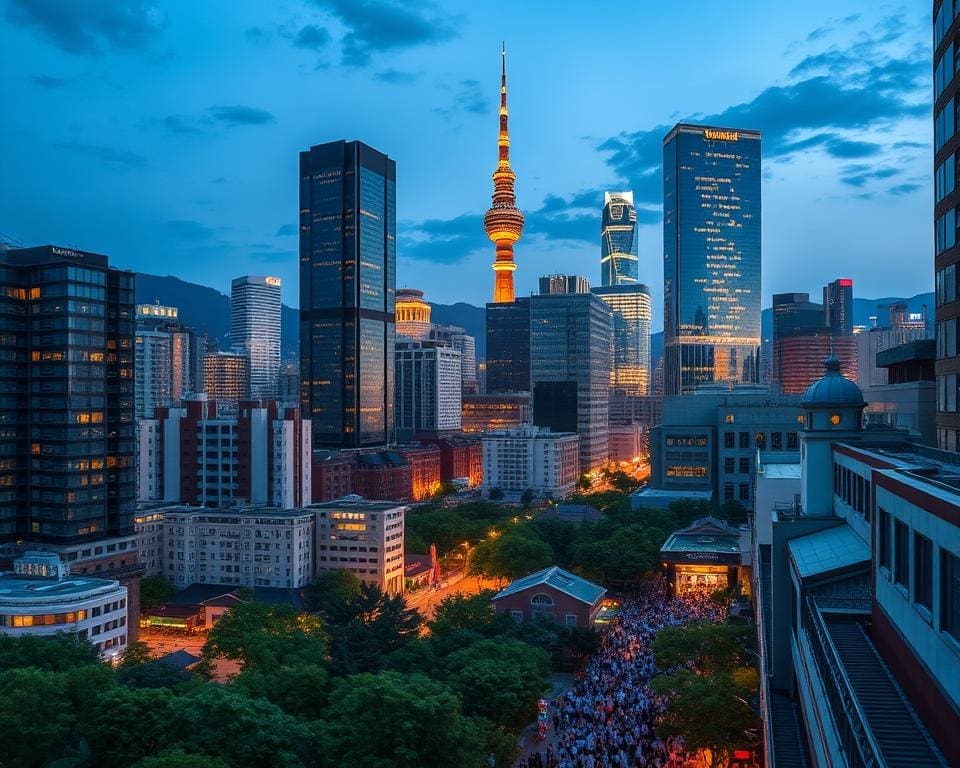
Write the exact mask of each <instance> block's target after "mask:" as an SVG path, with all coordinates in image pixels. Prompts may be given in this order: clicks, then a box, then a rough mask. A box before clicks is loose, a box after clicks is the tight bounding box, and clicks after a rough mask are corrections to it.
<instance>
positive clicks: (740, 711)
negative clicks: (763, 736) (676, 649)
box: [651, 669, 756, 768]
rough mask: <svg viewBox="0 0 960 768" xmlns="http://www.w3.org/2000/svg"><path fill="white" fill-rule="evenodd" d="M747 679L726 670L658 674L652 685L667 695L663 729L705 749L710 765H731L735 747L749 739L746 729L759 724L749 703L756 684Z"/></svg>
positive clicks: (715, 767) (660, 692)
mask: <svg viewBox="0 0 960 768" xmlns="http://www.w3.org/2000/svg"><path fill="white" fill-rule="evenodd" d="M747 679H748V676H747V675H739V676H736V677H735V676H734V675H731V674H729V673H725V672H724V673H719V674H716V675H712V676H704V675H698V674H695V673H694V672H691V671H690V670H687V669H682V670H680V671H679V672H677V673H676V674H673V675H659V676H658V677H655V678H654V679H653V680H652V681H651V687H652V688H653V690H654V691H656V692H657V693H659V694H661V695H663V696H665V697H666V698H667V710H666V713H665V716H664V720H663V725H662V728H661V730H662V731H663V732H664V733H665V734H675V735H681V736H683V741H684V744H685V745H686V746H687V747H688V748H689V749H692V750H703V752H704V756H705V757H706V759H707V763H708V765H709V766H710V768H719V766H724V765H727V764H728V763H729V761H730V758H731V757H732V756H733V750H735V749H737V748H738V747H742V746H743V745H744V744H745V743H746V742H747V741H748V739H747V737H746V736H745V735H744V731H746V730H747V729H749V728H752V727H754V726H755V725H756V716H755V714H754V712H753V709H752V708H751V707H750V706H749V705H748V704H747V703H746V697H747V696H749V695H751V693H752V692H753V690H755V688H756V686H755V685H754V686H749V685H746V684H744V683H745V681H746V680H747ZM755 680H756V674H755V673H754V681H755Z"/></svg>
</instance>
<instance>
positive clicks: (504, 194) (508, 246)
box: [483, 48, 523, 304]
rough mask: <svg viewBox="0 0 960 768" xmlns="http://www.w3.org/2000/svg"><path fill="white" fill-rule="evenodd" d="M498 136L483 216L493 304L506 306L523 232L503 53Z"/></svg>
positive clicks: (512, 294)
mask: <svg viewBox="0 0 960 768" xmlns="http://www.w3.org/2000/svg"><path fill="white" fill-rule="evenodd" d="M500 56H501V71H500V135H499V137H498V138H497V153H498V162H497V170H495V171H494V172H493V205H491V206H490V209H489V210H488V211H487V213H486V215H484V217H483V228H484V230H486V233H487V237H489V238H490V240H491V241H492V242H493V243H494V244H495V245H496V247H497V255H496V260H495V261H494V263H493V274H494V284H493V302H494V303H495V304H502V303H509V302H512V301H513V300H514V299H515V298H516V294H515V292H514V288H513V272H514V270H515V269H516V268H517V265H516V264H515V263H514V261H513V246H514V243H516V242H517V240H519V239H520V235H521V234H522V233H523V214H522V213H520V211H519V210H518V209H517V196H516V194H514V191H513V183H514V181H515V180H516V178H517V175H516V174H515V173H514V172H513V169H512V168H511V167H510V132H509V130H508V128H507V51H506V48H504V49H503V50H502V51H501V53H500Z"/></svg>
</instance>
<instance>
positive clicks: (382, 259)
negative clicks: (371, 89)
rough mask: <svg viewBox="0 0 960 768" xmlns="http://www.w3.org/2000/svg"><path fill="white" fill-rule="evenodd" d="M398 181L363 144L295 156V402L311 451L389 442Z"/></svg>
mask: <svg viewBox="0 0 960 768" xmlns="http://www.w3.org/2000/svg"><path fill="white" fill-rule="evenodd" d="M396 178H397V169H396V163H395V162H394V161H393V160H391V159H390V158H389V157H387V156H386V155H384V154H382V153H380V152H378V151H377V150H375V149H373V148H371V147H368V146H367V145H366V144H363V143H361V142H359V141H350V142H346V141H332V142H329V143H327V144H319V145H317V146H314V147H311V148H310V149H309V150H308V151H306V152H301V153H300V400H301V405H302V408H303V414H304V417H305V418H309V419H312V421H313V443H314V445H317V446H323V447H331V448H360V447H364V446H377V445H385V444H387V443H388V442H390V441H391V440H392V439H393V376H394V358H393V350H394V335H395V331H394V320H395V317H394V315H395V295H394V294H395V290H396V229H397V224H396V209H397V203H396Z"/></svg>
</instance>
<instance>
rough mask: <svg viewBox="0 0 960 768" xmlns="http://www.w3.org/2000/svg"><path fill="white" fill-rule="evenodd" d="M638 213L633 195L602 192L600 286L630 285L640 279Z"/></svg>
mask: <svg viewBox="0 0 960 768" xmlns="http://www.w3.org/2000/svg"><path fill="white" fill-rule="evenodd" d="M637 253H638V252H637V209H636V208H635V207H634V205H633V192H604V193H603V216H602V219H601V224H600V282H601V285H629V284H632V283H636V282H637V281H638V280H639V279H640V272H639V266H638V258H637Z"/></svg>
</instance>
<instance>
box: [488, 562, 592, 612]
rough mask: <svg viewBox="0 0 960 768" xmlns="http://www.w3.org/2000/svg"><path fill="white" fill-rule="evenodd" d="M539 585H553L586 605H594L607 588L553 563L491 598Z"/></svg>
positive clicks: (518, 580)
mask: <svg viewBox="0 0 960 768" xmlns="http://www.w3.org/2000/svg"><path fill="white" fill-rule="evenodd" d="M539 586H549V587H553V588H554V589H556V590H557V591H558V592H563V593H564V594H565V595H569V596H570V597H572V598H574V599H575V600H580V601H581V602H583V603H586V604H587V605H594V604H595V603H596V602H597V601H598V600H599V599H600V598H601V597H603V596H604V595H605V594H606V593H607V590H606V589H605V588H604V587H601V586H600V585H599V584H594V583H593V582H592V581H587V580H586V579H583V578H581V577H580V576H577V575H575V574H573V573H570V571H565V570H564V569H563V568H561V567H560V566H557V565H553V566H550V567H549V568H544V569H543V570H542V571H537V572H536V573H531V574H530V575H529V576H524V577H523V578H522V579H517V580H515V581H512V582H510V584H509V585H508V586H507V587H506V589H503V590H501V591H500V592H498V593H497V594H496V595H494V596H493V599H494V600H499V599H500V598H501V597H508V596H509V595H515V594H517V593H518V592H522V591H524V590H525V589H529V588H530V587H539Z"/></svg>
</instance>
